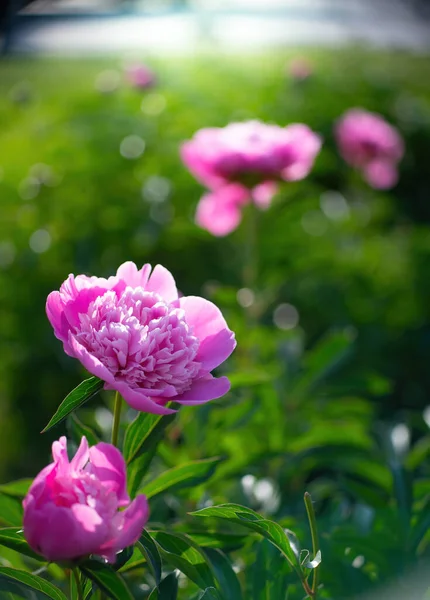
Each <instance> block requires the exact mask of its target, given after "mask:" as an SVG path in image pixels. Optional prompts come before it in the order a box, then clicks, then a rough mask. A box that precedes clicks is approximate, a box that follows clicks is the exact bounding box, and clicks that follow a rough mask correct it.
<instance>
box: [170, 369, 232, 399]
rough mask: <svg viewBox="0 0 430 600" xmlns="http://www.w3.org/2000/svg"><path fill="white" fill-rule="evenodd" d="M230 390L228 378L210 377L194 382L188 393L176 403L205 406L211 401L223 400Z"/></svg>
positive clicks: (181, 396)
mask: <svg viewBox="0 0 430 600" xmlns="http://www.w3.org/2000/svg"><path fill="white" fill-rule="evenodd" d="M229 389H230V382H229V380H228V379H227V377H218V378H215V377H212V375H209V376H208V377H205V378H201V379H196V380H195V381H193V383H192V385H191V388H190V389H189V390H188V392H184V393H183V394H181V395H180V396H178V397H177V398H175V402H179V403H180V404H204V403H205V402H208V401H209V400H215V399H216V398H221V396H224V395H225V394H226V393H227V392H228V391H229Z"/></svg>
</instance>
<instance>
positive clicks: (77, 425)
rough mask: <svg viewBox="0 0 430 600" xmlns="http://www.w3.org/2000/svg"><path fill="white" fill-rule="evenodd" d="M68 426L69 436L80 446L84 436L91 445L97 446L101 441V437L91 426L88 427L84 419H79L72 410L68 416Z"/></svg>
mask: <svg viewBox="0 0 430 600" xmlns="http://www.w3.org/2000/svg"><path fill="white" fill-rule="evenodd" d="M66 428H67V433H68V435H69V437H71V438H72V439H73V441H74V442H75V443H76V445H77V446H79V443H80V441H81V438H82V437H86V438H87V441H88V444H89V445H90V446H95V445H96V444H98V443H99V442H100V440H99V438H98V437H97V435H96V434H95V433H94V431H93V430H92V429H91V427H88V425H84V423H82V421H80V420H79V419H78V417H77V416H76V413H73V412H72V413H71V414H70V415H69V416H68V417H67V425H66Z"/></svg>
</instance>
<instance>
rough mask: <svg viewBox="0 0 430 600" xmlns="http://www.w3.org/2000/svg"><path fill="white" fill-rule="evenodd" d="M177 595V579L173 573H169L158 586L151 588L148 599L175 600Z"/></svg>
mask: <svg viewBox="0 0 430 600" xmlns="http://www.w3.org/2000/svg"><path fill="white" fill-rule="evenodd" d="M177 595H178V580H177V578H176V575H175V574H174V573H170V575H167V577H165V578H164V579H163V581H162V582H161V583H160V585H159V586H158V587H156V588H155V589H154V590H152V592H151V595H150V596H149V598H148V600H176V597H177Z"/></svg>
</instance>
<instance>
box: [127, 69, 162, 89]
mask: <svg viewBox="0 0 430 600" xmlns="http://www.w3.org/2000/svg"><path fill="white" fill-rule="evenodd" d="M125 74H126V77H127V79H128V81H129V83H130V84H131V85H132V86H133V87H135V88H139V89H145V88H150V87H152V86H153V85H154V84H155V74H154V73H153V71H151V69H150V68H149V67H147V66H146V65H143V64H133V65H129V66H128V67H127V68H126V71H125Z"/></svg>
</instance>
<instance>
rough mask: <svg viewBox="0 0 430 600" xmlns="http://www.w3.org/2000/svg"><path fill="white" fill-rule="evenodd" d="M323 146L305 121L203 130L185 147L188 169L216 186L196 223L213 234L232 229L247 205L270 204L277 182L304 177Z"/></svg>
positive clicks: (201, 206)
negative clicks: (287, 124)
mask: <svg viewBox="0 0 430 600" xmlns="http://www.w3.org/2000/svg"><path fill="white" fill-rule="evenodd" d="M320 148H321V139H320V138H319V137H318V136H317V135H316V134H315V133H314V132H313V131H312V130H311V129H309V127H307V126H306V125H302V124H294V125H290V126H288V127H279V126H278V125H267V124H265V123H261V122H260V121H249V122H245V123H230V125H227V127H224V128H208V129H201V130H200V131H198V132H197V133H196V134H195V136H194V137H193V139H192V140H189V141H187V142H184V143H183V145H182V148H181V156H182V160H183V161H184V163H185V164H186V165H187V167H188V168H189V169H190V171H191V172H192V173H193V174H194V175H195V177H196V178H197V179H199V180H200V181H201V182H202V183H203V184H204V185H206V186H207V187H208V188H209V189H211V190H213V191H212V193H208V194H205V195H204V196H203V198H202V199H201V200H200V202H199V205H198V207H197V213H196V223H197V224H198V225H199V226H200V227H203V228H204V229H207V230H208V231H210V232H211V233H212V234H214V235H218V236H223V235H227V234H228V233H231V232H232V231H233V230H234V229H236V227H237V226H238V225H239V223H240V221H241V218H242V215H241V208H242V207H243V206H244V205H245V204H248V203H249V202H254V203H255V204H256V205H257V206H258V207H259V208H263V209H264V208H267V207H268V206H270V203H271V200H272V197H273V196H274V194H275V193H276V191H277V189H278V186H277V182H278V181H280V180H285V181H298V180H300V179H303V178H304V177H306V175H307V174H308V173H309V171H310V170H311V168H312V166H313V163H314V161H315V157H316V156H317V154H318V152H319V150H320Z"/></svg>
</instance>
